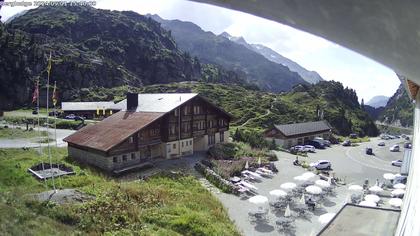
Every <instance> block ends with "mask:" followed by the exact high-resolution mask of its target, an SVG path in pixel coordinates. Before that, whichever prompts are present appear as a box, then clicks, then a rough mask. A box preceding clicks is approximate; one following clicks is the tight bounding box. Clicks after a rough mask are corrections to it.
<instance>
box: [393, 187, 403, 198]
mask: <svg viewBox="0 0 420 236" xmlns="http://www.w3.org/2000/svg"><path fill="white" fill-rule="evenodd" d="M404 194H405V190H404V189H400V188H399V189H395V190H393V191H392V192H391V195H392V196H395V197H400V196H403V195H404Z"/></svg>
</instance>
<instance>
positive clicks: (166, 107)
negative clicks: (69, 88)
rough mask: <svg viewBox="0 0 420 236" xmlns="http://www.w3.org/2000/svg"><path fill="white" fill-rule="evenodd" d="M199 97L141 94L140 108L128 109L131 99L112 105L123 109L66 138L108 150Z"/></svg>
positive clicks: (192, 95) (194, 95)
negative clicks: (128, 101) (128, 102)
mask: <svg viewBox="0 0 420 236" xmlns="http://www.w3.org/2000/svg"><path fill="white" fill-rule="evenodd" d="M197 96H198V94H196V93H166V94H162V93H157V94H138V106H137V110H136V111H126V106H127V100H126V99H125V100H123V101H121V102H119V103H117V104H113V106H112V109H114V110H121V111H119V112H117V113H115V114H114V115H112V116H110V117H108V118H106V119H104V120H103V121H101V122H98V123H96V124H94V125H88V126H86V127H84V128H82V129H81V130H79V131H77V132H76V133H74V134H72V135H70V136H68V137H66V138H65V139H64V141H65V142H68V143H72V144H75V145H79V146H83V147H88V148H93V149H96V150H100V151H105V152H106V151H108V150H110V149H111V148H112V147H114V146H116V145H117V144H119V143H121V142H123V141H124V140H125V139H127V138H128V137H130V136H131V135H133V134H134V133H135V132H137V131H140V130H141V129H143V128H144V127H146V126H147V125H148V124H150V123H152V122H153V121H155V120H157V119H158V118H160V117H162V116H163V115H165V114H166V113H168V112H170V111H172V110H173V109H175V108H177V107H179V106H180V105H182V104H184V103H185V102H187V101H189V100H191V99H192V98H194V97H197ZM200 98H201V99H203V100H204V101H206V102H208V103H209V104H210V105H212V106H213V107H214V108H215V109H217V110H219V111H220V112H222V113H223V114H225V115H226V116H228V117H232V116H231V115H230V114H229V113H227V112H225V111H224V110H222V109H221V108H219V107H217V106H215V105H214V104H212V103H210V102H209V101H208V100H206V99H204V98H202V97H200ZM95 109H96V108H95Z"/></svg>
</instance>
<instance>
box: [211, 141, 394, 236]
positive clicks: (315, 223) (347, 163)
mask: <svg viewBox="0 0 420 236" xmlns="http://www.w3.org/2000/svg"><path fill="white" fill-rule="evenodd" d="M378 142H379V140H378V139H376V138H374V139H372V141H371V142H368V143H364V144H361V145H360V146H358V147H343V146H341V145H334V146H333V147H331V148H327V149H325V150H317V152H316V153H310V154H309V155H308V157H307V158H304V160H307V161H308V162H314V161H317V160H322V159H326V160H330V161H331V162H332V168H333V171H334V172H335V174H336V177H338V178H340V179H342V180H345V182H346V183H347V184H346V185H339V186H337V187H336V188H335V190H334V191H335V193H336V195H335V196H328V197H327V200H326V201H324V202H323V204H322V206H321V207H320V208H319V209H317V210H315V211H314V212H311V211H309V214H307V217H305V218H302V217H297V214H296V213H295V212H294V211H293V210H292V214H295V216H294V218H295V219H296V220H295V228H294V229H293V230H291V231H279V230H278V229H277V227H276V224H275V221H276V220H277V219H278V218H279V217H281V216H282V215H283V214H284V212H279V213H275V212H272V211H271V210H270V211H269V213H268V218H269V219H268V222H266V223H257V224H253V223H251V222H250V220H249V218H248V212H249V211H250V210H256V209H257V208H258V206H256V205H254V204H252V203H250V202H249V201H248V198H244V197H242V198H241V197H238V196H235V195H232V194H225V193H222V192H220V191H212V192H213V193H214V195H215V196H216V197H217V198H218V199H219V200H220V201H221V202H222V204H223V205H224V206H225V208H226V209H227V210H228V214H229V216H230V218H231V219H232V220H233V221H234V222H235V224H236V225H237V227H238V229H239V230H240V231H241V232H242V234H243V235H256V236H257V235H297V236H300V235H305V236H306V235H308V236H309V235H316V234H317V233H318V232H319V231H320V230H321V229H322V228H323V227H324V226H325V224H321V223H320V222H319V220H318V219H319V216H320V215H322V214H325V213H337V212H338V211H339V210H340V209H341V208H342V207H343V206H344V204H345V203H346V202H347V201H348V198H349V196H350V194H351V192H350V191H349V190H348V186H349V185H350V184H359V185H362V184H363V182H364V180H366V179H368V180H369V183H370V185H373V184H374V183H375V182H376V180H377V179H378V180H379V181H381V182H382V181H384V179H383V177H382V176H383V174H384V173H394V174H395V173H398V172H399V167H393V166H391V165H390V160H393V159H399V158H401V157H402V152H399V153H389V150H388V148H389V147H390V146H391V145H393V144H395V143H400V142H401V140H389V141H386V147H385V148H380V147H377V143H378ZM368 146H369V147H370V146H372V147H374V151H375V152H376V153H377V155H376V156H374V157H372V156H367V155H365V154H364V149H365V148H366V147H368ZM277 155H278V157H279V161H276V162H275V165H276V167H277V168H278V170H279V172H278V173H277V174H276V175H275V176H274V177H273V178H271V179H270V178H264V180H263V181H262V182H259V183H258V182H256V183H253V184H254V185H255V186H256V187H257V188H258V194H260V195H263V196H266V197H268V198H269V201H273V200H275V198H274V197H273V196H270V195H269V192H270V191H271V190H273V189H280V185H281V184H282V183H285V182H294V183H297V182H296V181H295V180H294V179H293V177H295V176H298V175H301V174H302V173H304V172H306V170H305V169H303V168H302V167H299V166H294V165H293V164H292V162H293V160H294V159H295V157H296V156H295V155H291V154H288V153H284V152H277ZM301 159H302V158H301ZM382 199H383V202H384V204H383V205H382V206H381V207H385V208H387V207H389V205H387V201H388V199H389V198H382ZM295 201H298V199H295ZM265 208H269V206H268V204H266V206H265Z"/></svg>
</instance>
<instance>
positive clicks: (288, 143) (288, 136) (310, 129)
mask: <svg viewBox="0 0 420 236" xmlns="http://www.w3.org/2000/svg"><path fill="white" fill-rule="evenodd" d="M331 134H332V133H331V125H330V124H329V123H328V122H327V121H325V120H323V121H315V122H305V123H294V124H285V125H274V127H273V128H271V129H268V130H266V131H265V133H264V136H265V139H266V140H268V141H270V142H271V141H272V140H273V139H274V140H275V142H276V144H277V145H279V146H281V147H283V148H290V147H293V146H296V145H304V144H305V143H306V142H307V141H309V140H313V139H314V138H315V137H321V138H323V139H327V140H328V139H329V138H330V137H331Z"/></svg>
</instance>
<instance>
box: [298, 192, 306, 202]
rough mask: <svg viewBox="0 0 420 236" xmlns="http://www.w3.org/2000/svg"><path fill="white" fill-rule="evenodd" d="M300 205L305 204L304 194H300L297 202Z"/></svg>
mask: <svg viewBox="0 0 420 236" xmlns="http://www.w3.org/2000/svg"><path fill="white" fill-rule="evenodd" d="M299 203H300V204H305V194H302V197H301V198H300V200H299Z"/></svg>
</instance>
